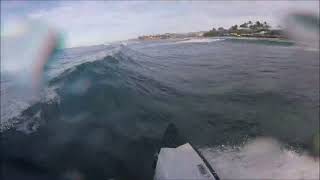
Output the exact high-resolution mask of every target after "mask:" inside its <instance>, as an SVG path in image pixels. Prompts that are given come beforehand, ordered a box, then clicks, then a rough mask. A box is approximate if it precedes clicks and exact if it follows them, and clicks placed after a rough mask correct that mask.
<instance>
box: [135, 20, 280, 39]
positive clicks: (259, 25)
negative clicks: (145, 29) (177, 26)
mask: <svg viewBox="0 0 320 180" xmlns="http://www.w3.org/2000/svg"><path fill="white" fill-rule="evenodd" d="M192 37H198V38H199V37H251V38H279V39H286V36H285V34H284V33H283V30H282V29H281V28H280V27H279V28H272V27H271V26H270V25H269V24H268V23H267V22H266V21H264V22H260V21H256V22H252V21H248V22H245V23H242V24H241V25H239V26H238V25H237V24H236V25H233V26H231V27H230V28H228V29H225V28H223V27H219V28H217V29H216V28H215V27H213V28H212V29H211V30H209V31H199V32H190V33H165V34H156V35H145V36H139V37H138V39H140V40H157V39H176V38H192Z"/></svg>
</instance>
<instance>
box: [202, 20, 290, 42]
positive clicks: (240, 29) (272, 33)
mask: <svg viewBox="0 0 320 180" xmlns="http://www.w3.org/2000/svg"><path fill="white" fill-rule="evenodd" d="M203 36H204V37H214V36H236V37H265V38H285V36H284V33H283V31H282V30H281V29H272V28H271V26H270V25H269V24H268V23H267V22H263V23H261V22H260V21H256V22H255V23H253V22H252V21H248V22H245V23H243V24H241V25H239V26H238V25H237V24H236V25H233V26H231V27H230V28H229V29H225V28H223V27H219V28H218V29H216V28H212V29H211V30H210V31H207V32H205V33H204V34H203Z"/></svg>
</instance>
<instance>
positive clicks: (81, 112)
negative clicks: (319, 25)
mask: <svg viewBox="0 0 320 180" xmlns="http://www.w3.org/2000/svg"><path fill="white" fill-rule="evenodd" d="M46 77H47V83H46V87H45V89H44V94H43V95H42V96H41V98H40V100H37V101H32V103H26V102H25V101H24V99H25V97H21V96H19V90H17V89H15V86H14V85H12V84H13V82H11V81H10V78H8V80H3V79H2V80H1V120H2V128H1V129H2V133H1V135H2V147H1V150H2V152H1V153H2V154H3V158H4V160H5V161H4V162H5V163H4V174H5V175H7V177H11V179H14V178H18V179H19V178H21V176H22V177H24V178H26V179H27V178H28V177H29V178H33V179H37V178H38V179H68V178H69V179H70V178H71V179H72V178H83V179H108V178H119V179H121V178H122V179H152V176H153V168H152V163H153V156H154V153H155V152H156V151H157V149H158V148H159V146H160V141H161V137H162V135H163V133H164V131H165V129H166V127H167V125H168V124H169V123H174V124H175V125H176V126H177V128H178V129H179V131H180V133H181V134H182V135H183V136H184V137H186V138H187V139H188V140H189V141H190V142H192V143H193V144H194V145H195V146H196V147H200V148H202V147H204V148H208V147H221V146H222V145H225V146H228V147H229V146H230V147H237V146H239V147H240V146H242V145H243V143H245V142H246V141H247V140H248V139H255V138H256V137H260V136H264V137H265V136H267V137H271V138H272V139H276V140H277V141H278V142H279V143H280V144H281V145H284V146H285V147H289V148H291V149H294V150H295V151H307V152H309V151H311V149H312V148H311V146H312V143H311V142H312V137H313V136H314V134H315V133H316V132H318V131H319V128H318V127H319V52H318V51H306V50H303V49H301V48H298V47H296V46H294V45H292V44H290V43H282V42H269V41H258V40H230V39H227V40H223V39H209V40H188V41H144V42H135V43H127V44H115V45H108V46H95V47H85V48H75V49H66V50H63V51H60V52H59V53H58V54H57V55H56V56H55V59H54V61H53V62H52V63H51V64H49V65H48V66H47V68H46ZM3 107H4V108H3ZM250 147H251V146H250ZM272 147H273V146H272ZM244 148H245V147H244ZM203 151H204V152H205V155H206V156H208V157H210V159H211V160H210V162H212V163H213V166H214V167H217V169H218V170H217V172H218V174H219V168H220V172H221V173H222V175H223V176H224V177H228V176H227V175H228V173H226V172H228V171H226V170H227V169H228V168H238V169H239V167H236V166H237V165H239V166H242V165H243V163H240V161H241V160H239V163H238V164H233V166H227V165H225V164H224V165H225V166H222V167H221V166H219V164H221V162H224V161H226V162H228V161H230V157H233V156H237V155H235V154H236V153H233V150H232V151H231V150H228V151H226V152H224V151H216V150H215V151H214V152H212V151H213V150H208V149H204V150H203ZM241 152H242V151H241ZM249 152H251V151H249ZM221 153H222V154H221ZM247 153H248V151H245V152H244V154H245V155H246V154H247ZM213 155H215V157H212V156H213ZM240 155H241V153H240ZM242 156H244V155H243V154H242ZM271 156H272V155H271ZM297 156H298V155H297ZM228 157H229V159H228ZM237 157H238V156H237ZM250 157H251V156H250V155H249V156H248V158H249V159H250ZM282 157H283V156H282ZM248 158H247V159H246V158H244V159H242V162H243V160H245V161H247V160H248ZM283 158H287V155H285V157H283ZM308 160H309V159H308ZM248 161H249V160H248ZM284 162H285V163H288V164H290V163H292V162H299V163H300V164H301V166H303V163H301V162H304V159H303V158H302V159H299V161H297V160H294V161H290V160H286V161H284ZM214 163H219V164H214ZM231 164H232V163H231ZM271 165H272V164H271ZM316 165H317V163H313V164H312V163H311V164H310V163H309V166H310V167H312V168H313V169H315V170H316V169H317V167H316ZM262 168H263V167H262ZM292 168H298V169H299V167H292ZM240 169H241V168H240ZM243 171H245V168H244V169H243ZM254 171H256V170H254ZM232 172H233V173H237V172H235V171H232ZM255 173H256V172H255ZM306 173H308V172H306ZM243 174H245V173H244V172H242V173H240V175H239V177H242V176H241V175H243ZM310 174H311V176H312V177H313V176H314V175H319V171H317V172H311V173H310ZM253 176H259V175H257V174H245V176H243V177H244V178H248V177H253ZM5 177H6V176H5ZM232 177H236V174H232V176H231V178H232ZM261 177H265V176H264V175H262V176H261ZM273 177H277V174H275V175H274V176H273ZM278 177H281V178H286V176H278ZM306 177H310V176H306ZM222 178H223V177H222ZM9 179H10V178H9Z"/></svg>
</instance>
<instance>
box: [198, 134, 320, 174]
mask: <svg viewBox="0 0 320 180" xmlns="http://www.w3.org/2000/svg"><path fill="white" fill-rule="evenodd" d="M200 151H201V152H202V154H203V155H204V156H205V157H206V159H207V160H208V161H209V163H210V164H211V165H212V167H213V168H214V169H215V170H216V171H217V173H218V175H219V176H220V177H221V179H318V178H319V158H314V157H311V156H309V155H307V154H306V153H302V154H301V153H297V152H294V151H292V150H288V149H285V148H283V147H281V144H280V143H279V142H277V141H276V140H274V139H271V138H258V139H255V140H253V141H250V142H248V143H247V144H246V145H244V146H242V147H229V146H228V147H224V146H221V147H216V148H204V149H200Z"/></svg>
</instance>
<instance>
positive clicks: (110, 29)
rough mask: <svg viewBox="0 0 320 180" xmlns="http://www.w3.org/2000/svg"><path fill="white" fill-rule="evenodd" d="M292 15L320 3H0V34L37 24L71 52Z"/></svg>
mask: <svg viewBox="0 0 320 180" xmlns="http://www.w3.org/2000/svg"><path fill="white" fill-rule="evenodd" d="M292 11H306V12H312V13H317V14H319V1H272V0H269V1H257V2H256V1H252V0H251V1H232V2H223V1H210V2H209V1H201V2H191V1H180V2H175V1H157V2H146V1H135V2H128V1H121V2H119V1H118V2H116V1H108V2H104V1H96V2H94V1H90V2H89V1H47V2H46V1H33V2H30V1H29V2H26V1H1V35H2V36H4V35H6V34H8V32H10V31H13V30H14V28H15V25H16V24H17V22H21V21H24V20H28V19H36V20H39V19H40V20H42V21H45V22H47V23H49V24H50V25H52V26H54V27H56V28H58V29H59V30H60V31H61V32H63V33H64V34H65V41H66V45H67V46H68V47H74V46H85V45H93V44H101V43H106V42H112V41H118V40H126V39H129V38H135V37H137V36H139V35H144V34H157V33H165V32H191V31H201V30H208V29H211V28H212V27H213V26H214V27H219V26H223V27H226V28H228V27H230V26H231V25H233V24H240V23H242V22H244V21H248V20H251V21H256V20H260V21H267V22H269V23H270V24H272V25H274V26H276V25H279V24H281V19H282V17H284V16H285V15H286V14H288V13H290V12H292Z"/></svg>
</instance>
